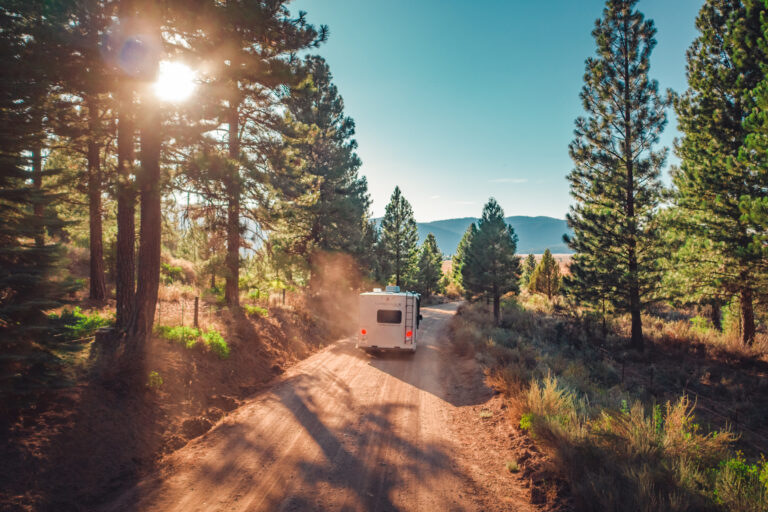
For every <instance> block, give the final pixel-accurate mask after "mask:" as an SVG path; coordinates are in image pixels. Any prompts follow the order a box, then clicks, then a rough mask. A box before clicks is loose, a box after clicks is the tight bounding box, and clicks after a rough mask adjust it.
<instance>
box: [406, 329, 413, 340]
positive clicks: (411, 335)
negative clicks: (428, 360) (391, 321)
mask: <svg viewBox="0 0 768 512" xmlns="http://www.w3.org/2000/svg"><path fill="white" fill-rule="evenodd" d="M405 337H406V338H411V337H413V331H408V332H407V333H405Z"/></svg>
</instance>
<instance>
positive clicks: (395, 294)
mask: <svg viewBox="0 0 768 512" xmlns="http://www.w3.org/2000/svg"><path fill="white" fill-rule="evenodd" d="M360 295H372V296H373V295H386V296H388V297H392V296H396V297H397V296H399V297H405V296H406V295H416V293H414V292H381V291H379V292H364V293H361V294H360Z"/></svg>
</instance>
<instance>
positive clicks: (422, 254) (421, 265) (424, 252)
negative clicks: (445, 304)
mask: <svg viewBox="0 0 768 512" xmlns="http://www.w3.org/2000/svg"><path fill="white" fill-rule="evenodd" d="M417 268H418V270H417V272H416V291H417V292H419V293H420V294H422V295H423V296H425V297H429V296H431V295H432V294H433V293H435V292H437V291H438V289H439V286H440V278H442V277H443V255H442V253H441V252H440V249H438V247H437V240H436V239H435V235H433V234H432V233H429V234H428V235H427V238H426V239H425V240H424V243H423V244H421V249H420V250H419V261H418V264H417Z"/></svg>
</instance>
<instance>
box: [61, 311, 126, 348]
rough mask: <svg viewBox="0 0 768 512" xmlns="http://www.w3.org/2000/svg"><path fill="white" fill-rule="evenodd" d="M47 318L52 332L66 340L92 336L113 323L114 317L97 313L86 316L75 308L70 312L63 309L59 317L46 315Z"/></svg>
mask: <svg viewBox="0 0 768 512" xmlns="http://www.w3.org/2000/svg"><path fill="white" fill-rule="evenodd" d="M48 318H49V319H50V320H51V323H52V324H53V328H54V330H55V331H57V332H59V333H60V334H61V335H62V336H63V337H64V339H68V340H75V339H80V338H86V337H88V336H92V335H93V334H94V333H95V332H96V331H97V330H98V329H101V328H102V327H108V326H110V325H112V324H113V322H114V316H113V317H111V318H107V317H103V316H101V315H99V314H98V313H91V314H90V315H86V314H85V313H83V312H82V310H81V309H80V308H79V307H75V309H73V310H71V311H70V310H68V309H64V310H63V311H62V312H61V314H60V315H57V314H55V313H52V314H50V315H48Z"/></svg>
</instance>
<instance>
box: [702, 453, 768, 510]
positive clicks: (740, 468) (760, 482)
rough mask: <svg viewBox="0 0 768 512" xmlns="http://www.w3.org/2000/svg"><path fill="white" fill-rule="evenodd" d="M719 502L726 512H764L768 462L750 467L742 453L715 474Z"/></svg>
mask: <svg viewBox="0 0 768 512" xmlns="http://www.w3.org/2000/svg"><path fill="white" fill-rule="evenodd" d="M712 477H713V480H714V485H713V487H714V489H713V494H714V497H715V500H716V502H717V503H718V504H719V505H723V506H724V508H726V509H727V510H737V511H750V512H751V511H755V512H757V511H762V510H765V506H766V503H768V461H766V460H765V458H762V459H761V460H760V461H759V462H758V463H756V464H749V463H747V461H746V460H745V459H744V455H743V454H742V453H741V452H737V453H736V456H735V457H732V458H730V459H727V460H723V461H721V462H720V464H719V465H718V467H717V469H715V470H713V471H712Z"/></svg>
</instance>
